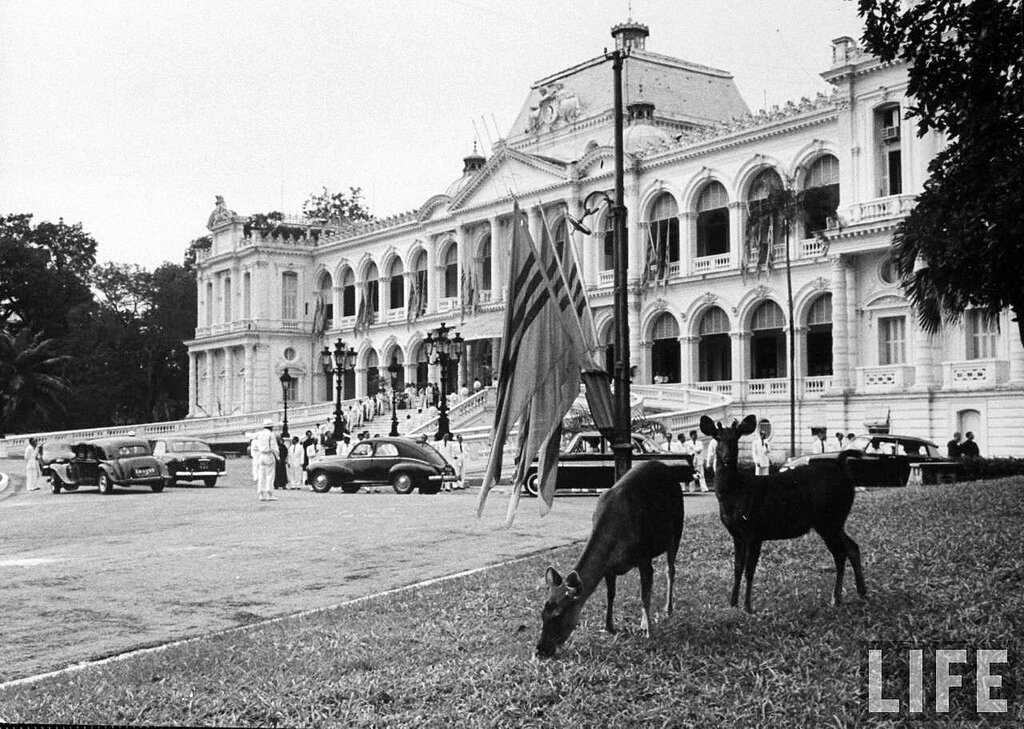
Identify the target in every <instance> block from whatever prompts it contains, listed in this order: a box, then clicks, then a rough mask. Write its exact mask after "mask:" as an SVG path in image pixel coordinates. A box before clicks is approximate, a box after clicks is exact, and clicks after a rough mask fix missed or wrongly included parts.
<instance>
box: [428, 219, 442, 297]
mask: <svg viewBox="0 0 1024 729" xmlns="http://www.w3.org/2000/svg"><path fill="white" fill-rule="evenodd" d="M439 237H440V236H433V238H432V239H431V240H430V242H429V243H428V245H427V313H433V312H435V311H437V302H438V298H439V296H438V288H439V287H438V277H437V246H438V239H439Z"/></svg>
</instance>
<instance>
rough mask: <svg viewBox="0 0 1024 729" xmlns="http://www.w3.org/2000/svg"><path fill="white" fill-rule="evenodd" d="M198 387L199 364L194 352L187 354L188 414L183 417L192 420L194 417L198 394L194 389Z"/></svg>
mask: <svg viewBox="0 0 1024 729" xmlns="http://www.w3.org/2000/svg"><path fill="white" fill-rule="evenodd" d="M198 386H199V363H198V362H197V355H196V353H195V352H189V353H188V413H187V414H186V416H185V417H187V418H193V417H195V415H196V411H195V409H196V405H195V404H196V400H197V399H198V398H197V395H198V394H199V393H198V392H197V391H196V388H197V387H198Z"/></svg>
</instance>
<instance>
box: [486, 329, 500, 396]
mask: <svg viewBox="0 0 1024 729" xmlns="http://www.w3.org/2000/svg"><path fill="white" fill-rule="evenodd" d="M500 370H501V338H500V337H495V338H494V339H492V340H491V373H492V376H493V377H494V384H497V382H498V374H499V371H500ZM490 384H491V383H490V382H485V383H484V385H490Z"/></svg>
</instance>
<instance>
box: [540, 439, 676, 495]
mask: <svg viewBox="0 0 1024 729" xmlns="http://www.w3.org/2000/svg"><path fill="white" fill-rule="evenodd" d="M632 442H633V463H639V462H640V461H662V462H663V463H665V464H667V465H668V466H669V467H670V468H671V469H672V470H673V471H674V472H675V474H676V477H677V478H678V479H679V483H680V484H685V483H689V482H690V480H691V479H692V478H693V466H692V465H691V464H692V463H693V459H692V457H691V456H689V455H687V454H685V453H665V452H663V451H661V450H659V449H658V446H657V445H655V443H654V441H652V440H651V439H650V438H648V437H647V436H645V435H641V434H640V433H633V434H632ZM614 483H615V455H614V454H613V453H612V448H611V444H610V443H609V442H608V439H607V438H605V437H604V436H603V435H601V434H600V433H599V432H597V431H596V430H591V431H584V432H582V433H577V434H576V435H574V436H573V437H572V439H571V440H570V441H569V444H568V445H567V446H566V447H565V449H564V450H563V451H562V453H561V454H559V456H558V477H557V479H556V481H555V493H557V492H559V491H563V492H570V493H572V492H575V493H580V492H590V491H594V490H596V489H609V488H611V487H612V485H613V484H614ZM537 490H538V489H537V462H536V461H534V463H532V464H531V465H530V468H529V470H528V471H527V473H526V483H525V484H524V493H527V494H529V495H531V496H536V495H537Z"/></svg>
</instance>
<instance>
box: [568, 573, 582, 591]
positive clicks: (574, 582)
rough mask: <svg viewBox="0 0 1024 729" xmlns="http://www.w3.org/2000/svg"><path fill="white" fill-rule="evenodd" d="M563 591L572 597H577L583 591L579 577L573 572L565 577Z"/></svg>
mask: <svg viewBox="0 0 1024 729" xmlns="http://www.w3.org/2000/svg"><path fill="white" fill-rule="evenodd" d="M565 589H566V590H568V591H569V593H570V594H572V595H578V594H579V592H580V591H581V590H582V589H583V583H582V582H580V576H579V574H577V573H576V571H575V570H574V571H572V572H570V573H569V574H568V575H566V576H565Z"/></svg>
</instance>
